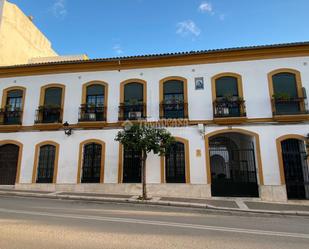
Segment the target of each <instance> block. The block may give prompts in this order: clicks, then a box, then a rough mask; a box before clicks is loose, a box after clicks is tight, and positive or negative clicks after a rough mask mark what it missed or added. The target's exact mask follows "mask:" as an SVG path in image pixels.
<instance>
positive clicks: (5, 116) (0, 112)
mask: <svg viewBox="0 0 309 249" xmlns="http://www.w3.org/2000/svg"><path fill="white" fill-rule="evenodd" d="M21 118H22V111H21V110H20V109H19V108H16V109H12V108H3V109H0V125H21V124H22V120H21Z"/></svg>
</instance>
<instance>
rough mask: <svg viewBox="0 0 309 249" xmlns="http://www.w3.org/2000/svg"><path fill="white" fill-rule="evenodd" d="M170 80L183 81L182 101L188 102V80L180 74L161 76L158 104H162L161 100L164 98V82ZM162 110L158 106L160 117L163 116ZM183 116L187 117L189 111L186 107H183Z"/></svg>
mask: <svg viewBox="0 0 309 249" xmlns="http://www.w3.org/2000/svg"><path fill="white" fill-rule="evenodd" d="M170 80H179V81H182V82H183V95H184V102H185V103H187V104H188V103H189V102H188V80H187V79H186V78H184V77H180V76H169V77H166V78H163V79H161V80H160V82H159V104H162V102H163V100H164V99H163V98H164V92H163V85H164V83H165V82H167V81H170ZM163 114H164V113H163V110H162V109H161V108H160V117H163V116H164V115H163ZM185 117H189V113H188V108H185Z"/></svg>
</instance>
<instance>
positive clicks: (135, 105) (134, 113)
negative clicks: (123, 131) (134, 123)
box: [119, 80, 146, 120]
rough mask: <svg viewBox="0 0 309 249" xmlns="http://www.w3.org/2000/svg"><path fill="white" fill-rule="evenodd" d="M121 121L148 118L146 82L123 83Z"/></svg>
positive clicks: (120, 109) (130, 81) (120, 108)
mask: <svg viewBox="0 0 309 249" xmlns="http://www.w3.org/2000/svg"><path fill="white" fill-rule="evenodd" d="M120 98H121V99H120V107H119V120H137V119H144V118H146V82H144V81H141V80H128V81H125V82H122V83H121V94H120Z"/></svg>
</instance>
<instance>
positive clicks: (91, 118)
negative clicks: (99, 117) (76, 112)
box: [88, 113, 96, 120]
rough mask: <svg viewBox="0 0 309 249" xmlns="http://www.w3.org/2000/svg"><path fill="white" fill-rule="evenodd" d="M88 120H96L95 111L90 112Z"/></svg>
mask: <svg viewBox="0 0 309 249" xmlns="http://www.w3.org/2000/svg"><path fill="white" fill-rule="evenodd" d="M88 120H96V114H95V113H88Z"/></svg>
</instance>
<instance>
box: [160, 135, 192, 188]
mask: <svg viewBox="0 0 309 249" xmlns="http://www.w3.org/2000/svg"><path fill="white" fill-rule="evenodd" d="M174 139H175V141H176V142H180V143H183V144H184V146H185V164H186V165H185V169H186V184H190V182H191V177H190V149H189V140H187V139H184V138H181V137H174ZM160 165H161V183H166V179H165V156H161V157H160Z"/></svg>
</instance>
